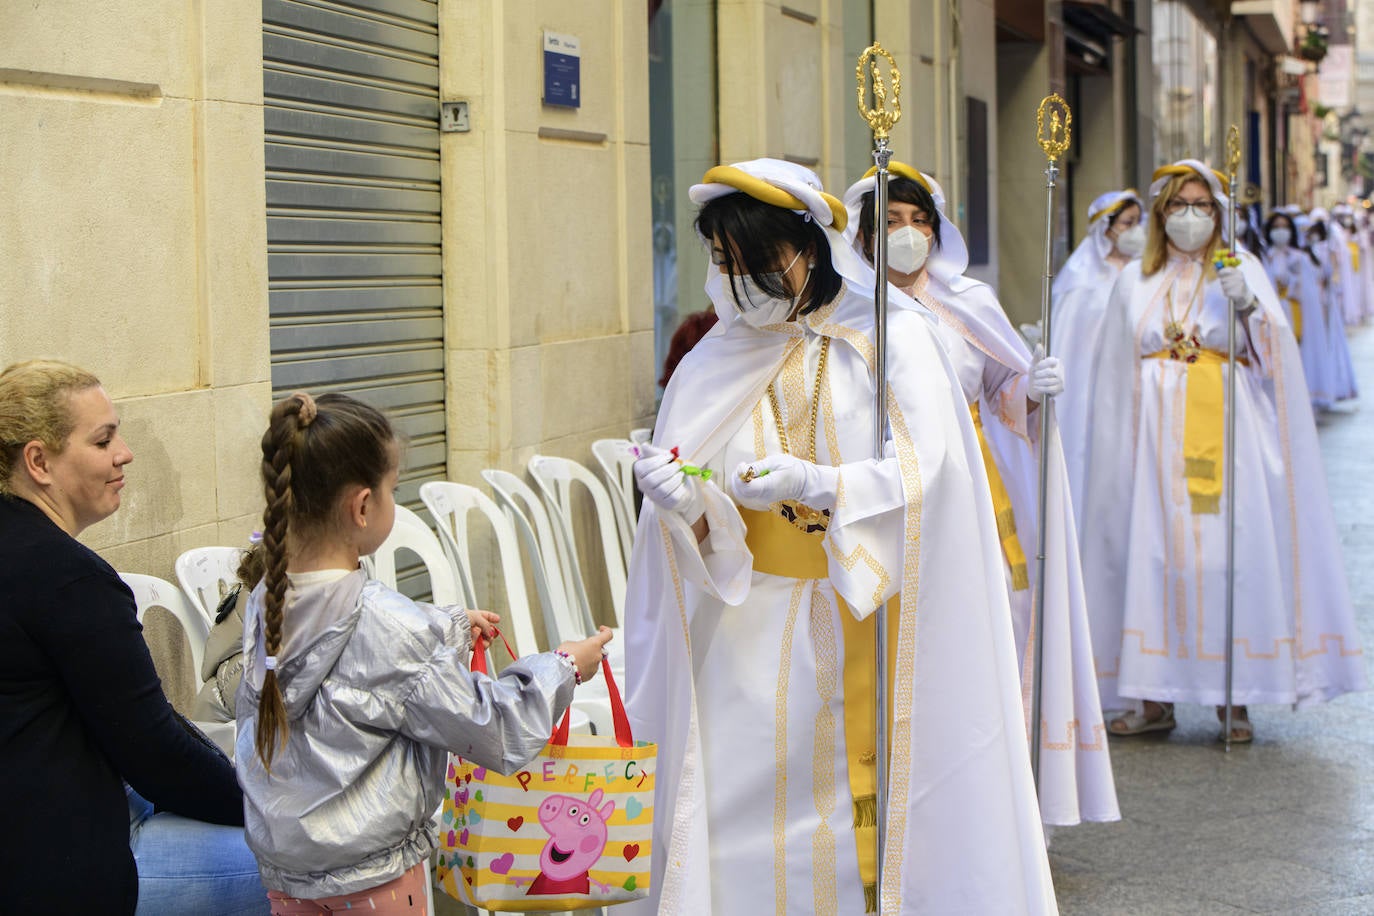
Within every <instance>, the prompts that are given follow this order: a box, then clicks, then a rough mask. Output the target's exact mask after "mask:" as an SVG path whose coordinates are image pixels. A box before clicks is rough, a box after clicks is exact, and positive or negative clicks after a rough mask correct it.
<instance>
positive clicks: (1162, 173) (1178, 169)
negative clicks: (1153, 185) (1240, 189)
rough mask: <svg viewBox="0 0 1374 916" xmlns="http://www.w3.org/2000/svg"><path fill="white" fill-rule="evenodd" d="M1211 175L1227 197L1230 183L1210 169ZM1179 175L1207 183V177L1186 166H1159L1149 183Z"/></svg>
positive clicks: (1219, 173) (1220, 174)
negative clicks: (1194, 177) (1194, 176)
mask: <svg viewBox="0 0 1374 916" xmlns="http://www.w3.org/2000/svg"><path fill="white" fill-rule="evenodd" d="M1210 171H1211V173H1212V174H1213V175H1215V176H1217V181H1218V182H1220V183H1221V193H1222V194H1227V195H1229V194H1230V193H1231V182H1230V181H1228V180H1227V179H1226V176H1225V175H1223V174H1222V173H1221V172H1218V171H1217V170H1216V169H1211V170H1210ZM1180 175H1196V176H1197V177H1198V178H1199V179H1200V180H1201V181H1202V182H1203V183H1204V184H1206V183H1207V176H1206V175H1203V174H1200V173H1199V172H1198V170H1197V169H1194V168H1192V167H1190V166H1186V165H1161V166H1160V167H1159V168H1157V169H1155V173H1154V174H1153V175H1151V176H1150V180H1151V181H1158V180H1159V179H1161V178H1177V177H1179V176H1180Z"/></svg>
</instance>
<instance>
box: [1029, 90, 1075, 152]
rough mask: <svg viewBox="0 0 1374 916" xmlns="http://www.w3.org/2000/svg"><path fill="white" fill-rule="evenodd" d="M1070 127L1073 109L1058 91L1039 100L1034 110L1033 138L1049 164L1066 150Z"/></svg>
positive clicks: (1071, 125)
mask: <svg viewBox="0 0 1374 916" xmlns="http://www.w3.org/2000/svg"><path fill="white" fill-rule="evenodd" d="M1046 116H1048V120H1046ZM1072 127H1073V111H1071V110H1070V109H1069V103H1068V102H1066V101H1064V99H1063V97H1062V96H1060V94H1059V93H1057V92H1051V93H1050V94H1049V95H1047V96H1045V97H1044V98H1043V99H1041V100H1040V107H1039V108H1037V109H1036V110H1035V138H1036V140H1037V141H1039V143H1040V148H1041V149H1042V150H1044V152H1045V157H1046V158H1048V159H1049V160H1050V164H1051V165H1053V164H1054V163H1055V162H1056V161H1057V160H1059V159H1062V158H1063V157H1064V153H1065V152H1067V151H1068V148H1069V141H1070V140H1071V139H1072V138H1073V133H1072Z"/></svg>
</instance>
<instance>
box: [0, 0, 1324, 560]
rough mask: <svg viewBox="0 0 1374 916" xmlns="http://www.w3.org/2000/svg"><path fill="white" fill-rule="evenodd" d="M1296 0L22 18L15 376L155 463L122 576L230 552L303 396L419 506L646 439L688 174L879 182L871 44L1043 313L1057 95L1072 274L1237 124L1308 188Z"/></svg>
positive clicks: (109, 529)
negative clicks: (869, 176) (372, 437)
mask: <svg viewBox="0 0 1374 916" xmlns="http://www.w3.org/2000/svg"><path fill="white" fill-rule="evenodd" d="M1332 4H1340V6H1341V10H1342V11H1343V12H1342V14H1343V15H1344V10H1345V6H1344V3H1343V0H1326V6H1331V5H1332ZM1298 5H1299V4H1297V3H1296V2H1295V0H1235V2H1227V0H843V2H841V0H643V2H640V0H588V2H584V3H565V2H555V0H503V2H500V3H488V2H477V0H217V2H214V3H203V4H185V3H180V2H174V0H137V2H135V0H111V2H107V3H100V4H94V5H92V4H89V3H80V2H77V0H61V2H53V3H39V4H25V5H21V6H17V7H15V8H13V9H10V10H7V11H6V14H5V27H4V29H3V31H0V118H2V119H3V123H4V124H5V127H6V129H5V130H4V131H3V132H0V182H2V183H3V185H4V186H5V187H6V188H8V189H9V191H10V201H11V205H12V208H11V214H12V218H10V219H8V220H5V221H4V222H3V223H2V224H0V250H3V251H4V252H5V253H6V255H7V258H6V263H5V265H4V267H3V269H0V303H3V317H0V328H3V335H0V363H9V362H12V361H14V360H18V359H22V358H28V357H33V356H38V355H50V356H57V357H61V358H65V359H68V360H70V361H73V362H76V363H78V364H81V365H83V366H85V367H87V368H90V369H92V370H94V371H95V372H97V373H98V374H99V375H100V376H101V377H102V378H104V379H105V380H106V384H107V386H108V388H109V389H110V391H111V393H112V394H113V395H114V396H115V397H116V399H117V401H118V403H119V406H120V409H121V411H122V414H123V416H124V418H125V424H126V427H125V428H126V432H127V434H128V438H129V441H130V442H131V444H132V446H133V448H134V451H135V453H136V455H137V459H136V463H135V465H134V467H133V469H132V472H131V473H132V485H131V486H130V487H129V489H128V490H126V491H125V503H126V504H125V507H124V509H123V510H122V511H121V512H119V513H118V514H117V515H116V516H115V517H113V518H112V519H110V520H108V521H107V522H105V523H103V524H101V525H99V526H96V527H95V528H93V529H92V530H91V531H90V533H89V535H88V538H87V539H88V540H89V542H90V543H91V544H92V545H93V546H95V547H97V548H99V549H101V550H102V552H104V553H105V555H106V556H107V557H109V559H110V560H111V562H113V563H114V565H115V566H116V567H118V568H121V569H126V570H129V571H138V572H150V573H154V574H158V575H163V576H168V575H170V572H171V563H172V559H173V558H174V557H175V556H176V555H177V554H179V553H180V552H181V551H182V550H184V549H186V548H189V547H192V546H198V545H202V544H212V543H222V544H239V543H243V542H244V540H245V538H246V536H247V535H248V533H249V532H250V531H251V530H252V529H253V528H254V527H255V526H256V524H257V519H258V512H259V507H260V501H261V497H260V494H259V489H258V482H257V465H258V455H257V439H258V436H259V435H260V433H261V429H262V426H263V423H264V420H265V417H266V414H267V410H268V408H269V405H270V403H271V401H272V399H273V398H274V397H277V396H280V395H282V394H285V393H288V392H289V391H291V390H294V389H296V388H309V389H310V390H313V391H326V390H344V391H351V392H356V393H358V394H359V395H360V396H362V397H364V398H367V399H369V400H371V401H372V402H374V403H376V404H378V405H380V406H382V407H384V408H386V409H388V410H389V411H390V412H391V414H392V415H393V416H394V417H395V418H396V420H397V423H398V425H399V426H400V427H401V429H402V430H403V431H404V432H405V434H406V436H407V439H408V443H409V444H408V450H407V467H406V472H405V475H404V477H403V485H402V491H401V498H402V500H403V501H407V502H412V503H413V502H414V500H415V497H416V491H417V489H418V486H419V484H420V483H421V482H422V481H424V480H429V479H439V478H444V477H447V478H449V479H453V480H458V481H463V482H468V483H478V482H479V480H478V472H479V471H480V470H481V469H483V468H486V467H499V468H505V469H508V470H517V471H518V470H520V469H521V468H523V467H524V465H525V463H526V461H527V460H528V458H529V457H530V456H531V455H533V454H535V453H537V452H548V453H552V454H561V455H566V456H569V457H572V458H576V459H580V460H583V461H589V460H590V454H589V451H588V447H589V443H590V442H591V441H593V440H594V439H597V438H601V437H619V436H624V435H625V434H626V433H627V432H628V430H629V429H631V428H632V427H635V426H644V425H648V424H649V423H651V422H652V416H653V412H654V409H655V403H656V397H657V395H658V393H659V389H658V386H657V384H656V380H657V378H658V376H659V372H660V367H661V364H662V358H663V355H664V350H665V348H666V342H667V339H668V337H669V336H670V335H671V333H672V331H673V330H674V329H675V328H676V325H677V323H678V322H679V321H680V319H681V317H682V316H683V315H685V314H687V313H690V312H694V311H698V310H700V309H702V308H704V307H705V306H706V301H705V297H704V294H703V293H702V291H701V290H702V279H703V277H704V273H705V270H706V266H707V264H706V262H707V259H706V255H705V252H704V249H703V247H702V245H701V244H700V241H699V240H698V239H697V238H696V234H695V230H694V228H693V225H692V220H693V216H694V208H693V207H692V205H691V204H690V202H689V201H688V199H687V189H688V187H689V186H690V185H691V184H692V183H693V182H695V181H697V180H699V178H700V176H701V174H702V173H703V172H704V171H705V170H706V169H707V168H709V167H710V166H711V165H714V164H716V163H718V162H730V161H736V160H743V159H751V158H756V157H760V156H774V157H778V158H784V159H789V160H791V161H794V162H799V163H802V164H804V165H806V166H808V167H810V168H813V169H814V170H815V171H816V172H817V173H818V174H819V175H820V177H821V179H822V180H823V182H824V183H825V185H826V187H827V188H828V189H830V190H831V191H832V192H834V193H837V194H838V193H841V192H842V191H843V189H844V188H845V187H847V186H848V184H849V183H851V182H852V181H854V180H856V179H857V178H858V177H859V176H860V175H861V174H862V173H863V172H864V171H865V170H866V169H867V168H868V167H869V166H870V165H871V162H872V160H871V137H870V136H869V134H868V131H867V128H866V125H865V124H864V123H863V121H862V119H861V118H860V117H859V115H858V112H857V110H856V106H855V92H854V86H855V81H854V69H855V60H856V58H857V56H858V54H859V52H860V51H861V50H862V49H863V48H864V47H865V46H867V45H868V44H869V43H870V41H871V40H872V39H873V38H874V37H877V38H878V39H879V40H880V41H881V42H882V43H883V44H884V46H885V47H886V48H887V49H888V50H890V51H891V52H892V53H893V54H894V55H895V57H896V60H897V63H898V66H899V67H900V69H901V71H902V73H903V91H904V95H903V117H902V120H901V121H900V122H899V123H898V124H897V126H896V128H895V130H894V132H893V136H892V148H893V150H894V151H895V155H896V157H897V158H898V159H900V160H902V161H905V162H909V163H911V164H913V165H916V166H918V167H919V168H921V169H922V170H924V171H926V172H929V173H930V174H932V175H934V176H935V177H936V178H937V179H938V180H939V182H940V183H941V184H942V185H943V187H944V190H945V193H946V198H947V201H948V215H949V217H950V218H951V219H952V220H954V221H955V222H956V223H957V224H958V225H959V226H960V228H961V230H962V231H963V233H964V234H965V236H966V238H967V239H968V241H969V248H970V252H971V265H970V273H971V274H972V275H973V276H975V277H978V278H980V279H983V280H987V281H989V282H991V283H993V284H994V285H996V286H997V287H998V289H999V293H1000V297H1001V299H1002V302H1003V304H1004V306H1005V307H1006V308H1007V310H1008V312H1009V314H1010V315H1011V316H1012V318H1013V320H1014V321H1017V322H1023V321H1033V320H1035V318H1036V317H1037V316H1038V313H1039V290H1040V282H1041V273H1042V269H1043V266H1042V264H1043V245H1044V239H1043V231H1044V210H1043V208H1044V175H1043V170H1044V165H1045V163H1044V158H1043V156H1042V155H1041V153H1040V151H1039V148H1038V146H1037V145H1036V143H1035V108H1036V106H1037V104H1038V103H1039V101H1040V99H1041V97H1043V96H1044V95H1045V94H1046V93H1047V92H1049V91H1051V90H1053V91H1058V92H1060V93H1061V94H1063V95H1064V96H1065V98H1066V99H1067V100H1068V101H1069V102H1070V104H1071V105H1072V106H1073V108H1074V111H1075V123H1074V127H1075V130H1074V143H1073V146H1072V147H1071V149H1070V151H1069V153H1068V155H1067V158H1066V162H1065V163H1064V164H1063V165H1064V174H1063V181H1062V182H1061V187H1062V192H1061V193H1060V195H1059V197H1058V207H1059V211H1058V217H1059V218H1058V219H1057V221H1056V226H1057V235H1056V238H1055V240H1054V245H1055V250H1056V253H1057V254H1058V255H1059V256H1060V257H1062V256H1063V255H1064V254H1065V253H1066V252H1067V251H1068V249H1069V248H1070V246H1071V245H1072V244H1073V242H1075V241H1076V240H1077V239H1079V238H1081V236H1082V234H1083V233H1084V232H1085V231H1086V208H1087V205H1088V203H1089V202H1090V201H1091V200H1092V199H1093V198H1094V197H1096V196H1097V195H1098V194H1100V193H1102V192H1103V191H1106V190H1109V189H1113V188H1120V187H1126V186H1135V187H1138V188H1141V189H1142V190H1143V188H1144V187H1145V186H1146V184H1147V183H1148V180H1149V175H1150V173H1151V171H1152V170H1153V169H1154V167H1155V166H1156V165H1158V164H1159V163H1160V162H1162V161H1165V160H1170V159H1173V158H1177V157H1180V156H1184V155H1203V156H1206V157H1208V158H1210V159H1212V161H1213V162H1219V161H1220V158H1221V152H1222V146H1221V145H1222V142H1223V138H1224V132H1225V127H1226V125H1228V124H1230V123H1232V122H1235V123H1238V124H1241V125H1242V130H1243V132H1244V134H1245V137H1246V144H1247V145H1246V165H1245V169H1246V178H1247V181H1250V182H1252V183H1254V184H1256V185H1258V186H1259V187H1260V188H1262V189H1263V193H1264V194H1265V195H1266V200H1268V201H1269V202H1271V203H1278V202H1284V201H1286V200H1289V199H1294V200H1297V201H1298V202H1303V203H1307V202H1309V201H1308V200H1306V199H1305V195H1309V194H1311V193H1313V190H1312V189H1313V188H1315V187H1318V186H1319V185H1318V183H1317V182H1316V178H1315V176H1314V174H1313V173H1315V172H1316V171H1317V166H1316V164H1315V163H1316V160H1315V159H1313V160H1312V162H1313V163H1314V164H1312V165H1310V166H1307V165H1304V164H1303V159H1302V157H1303V156H1304V155H1305V145H1304V144H1305V143H1306V144H1307V145H1310V140H1311V133H1312V130H1313V126H1312V125H1313V124H1314V123H1315V121H1314V119H1313V117H1312V114H1311V108H1312V105H1311V98H1312V96H1313V95H1314V86H1315V79H1316V78H1315V77H1314V76H1313V75H1312V74H1311V73H1304V74H1302V75H1299V74H1298V73H1296V72H1295V67H1294V59H1293V58H1292V57H1291V49H1292V48H1293V46H1294V45H1295V44H1296V43H1297V42H1299V41H1300V38H1301V34H1302V30H1301V27H1300V26H1298V25H1297V22H1298V12H1297V7H1298ZM1333 15H1334V14H1333ZM569 40H570V41H571V43H569ZM551 42H553V44H551ZM559 42H562V44H559ZM1347 44H1348V42H1347ZM551 48H552V49H556V52H555V51H551V50H550V49H551ZM564 52H569V53H564ZM551 54H553V56H552V57H551V56H550V55H551ZM570 67H574V68H576V73H575V75H574V74H573V73H572V70H570V69H569V68H570ZM1296 69H1297V70H1302V69H1303V68H1302V66H1301V65H1299V66H1298V67H1297V68H1296ZM574 84H575V85H574ZM574 91H575V95H574V94H573V93H574ZM1304 131H1305V132H1306V134H1304ZM1305 136H1306V137H1307V138H1308V139H1307V140H1304V137H1305ZM1295 163H1296V164H1295ZM1336 165H1337V168H1336V171H1337V172H1339V171H1340V168H1339V166H1340V163H1339V162H1338V163H1337V164H1336ZM1304 169H1306V172H1304ZM1320 186H1321V187H1326V186H1325V185H1320Z"/></svg>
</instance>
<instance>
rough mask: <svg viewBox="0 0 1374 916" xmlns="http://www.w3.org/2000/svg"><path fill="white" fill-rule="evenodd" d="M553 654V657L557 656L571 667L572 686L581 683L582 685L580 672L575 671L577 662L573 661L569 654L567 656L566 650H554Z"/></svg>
mask: <svg viewBox="0 0 1374 916" xmlns="http://www.w3.org/2000/svg"><path fill="white" fill-rule="evenodd" d="M553 654H554V655H557V656H558V657H559V658H561V659H563V660H565V661H566V662H567V663H568V664H569V665H570V666H571V667H572V672H573V683H574V684H581V683H582V672H581V671H578V670H577V662H575V661H573V657H572V655H570V654H569V653H568V652H567V651H566V650H564V649H555V650H554V652H553Z"/></svg>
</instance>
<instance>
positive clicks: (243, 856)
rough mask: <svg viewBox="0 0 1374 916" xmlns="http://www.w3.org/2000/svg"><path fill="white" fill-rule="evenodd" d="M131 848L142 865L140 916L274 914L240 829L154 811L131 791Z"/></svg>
mask: <svg viewBox="0 0 1374 916" xmlns="http://www.w3.org/2000/svg"><path fill="white" fill-rule="evenodd" d="M129 848H130V849H132V850H133V853H134V861H135V862H136V863H137V864H138V916H167V914H179V913H186V914H195V916H202V914H204V916H211V914H217V916H249V914H253V916H257V914H266V913H269V912H270V908H269V906H268V903H267V891H266V890H264V889H263V886H262V880H261V879H260V878H259V877H258V863H257V860H256V859H254V858H253V853H252V852H250V851H249V849H248V844H247V843H246V842H245V841H244V838H243V828H242V827H222V826H220V825H218V824H206V823H204V822H202V821H193V820H191V819H190V818H185V817H181V816H180V815H176V814H169V813H168V812H165V811H160V812H157V813H154V812H153V805H152V803H151V802H149V801H148V800H147V799H145V798H143V797H142V796H141V795H139V794H138V793H137V792H134V791H133V790H132V789H131V790H129Z"/></svg>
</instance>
